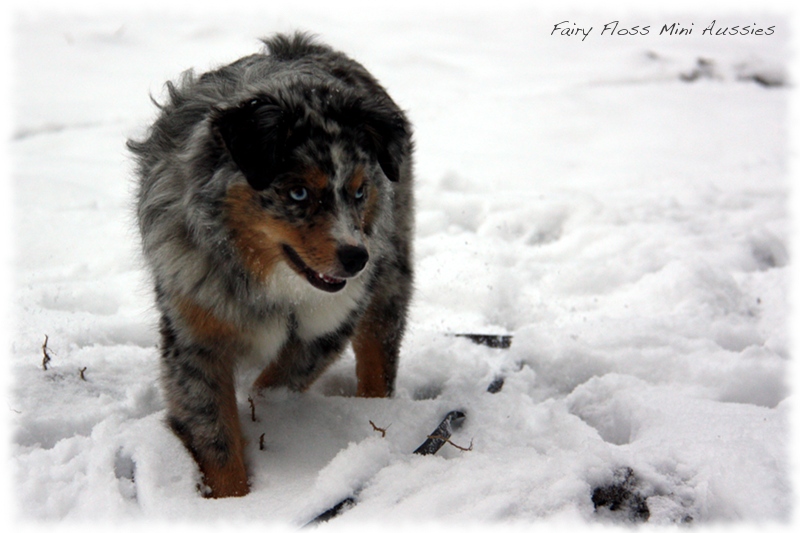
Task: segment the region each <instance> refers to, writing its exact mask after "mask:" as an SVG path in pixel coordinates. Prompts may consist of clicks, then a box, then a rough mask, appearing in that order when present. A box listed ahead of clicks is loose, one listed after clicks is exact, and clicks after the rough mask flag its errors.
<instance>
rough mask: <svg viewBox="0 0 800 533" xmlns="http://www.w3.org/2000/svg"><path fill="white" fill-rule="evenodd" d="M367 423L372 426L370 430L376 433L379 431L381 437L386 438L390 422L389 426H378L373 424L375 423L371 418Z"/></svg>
mask: <svg viewBox="0 0 800 533" xmlns="http://www.w3.org/2000/svg"><path fill="white" fill-rule="evenodd" d="M369 424H370V425H371V426H372V430H373V431H377V432H378V433H380V434H381V438H384V439H385V438H386V430H387V429H389V427H391V424H390V425H389V426H386V427H385V428H379V427H378V426H376V425H375V423H374V422H373V421H372V420H370V421H369Z"/></svg>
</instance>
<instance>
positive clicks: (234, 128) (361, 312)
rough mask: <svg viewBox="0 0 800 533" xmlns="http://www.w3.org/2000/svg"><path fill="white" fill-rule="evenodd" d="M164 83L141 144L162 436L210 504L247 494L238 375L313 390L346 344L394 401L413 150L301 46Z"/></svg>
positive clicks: (367, 96)
mask: <svg viewBox="0 0 800 533" xmlns="http://www.w3.org/2000/svg"><path fill="white" fill-rule="evenodd" d="M263 43H264V45H265V49H264V50H263V52H261V53H256V54H253V55H250V56H247V57H243V58H241V59H239V60H237V61H235V62H233V63H231V64H229V65H227V66H223V67H221V68H219V69H217V70H213V71H210V72H207V73H205V74H202V75H201V76H199V77H198V76H196V75H195V74H194V73H193V72H192V71H187V72H185V73H184V74H183V75H182V78H181V79H180V81H179V82H177V83H171V82H168V83H167V84H166V88H167V92H168V97H167V101H166V102H165V103H163V104H158V103H156V102H155V100H154V103H156V105H157V106H158V108H159V113H158V117H157V118H156V120H155V121H154V122H153V124H152V125H151V126H150V128H149V130H148V131H147V133H146V134H145V138H144V139H143V140H140V141H136V140H133V139H131V140H129V141H128V148H129V150H130V151H131V152H132V154H133V158H134V160H135V164H136V175H137V181H138V191H137V204H136V214H137V219H138V227H139V230H140V233H141V240H142V250H143V256H144V258H145V261H146V264H147V266H148V267H149V271H150V273H151V275H152V278H153V282H154V285H155V302H156V307H157V309H158V311H159V313H160V322H159V330H160V336H161V340H160V365H161V385H162V389H163V391H164V397H165V403H166V410H167V423H168V425H169V426H170V427H171V429H172V430H173V431H174V432H175V434H177V436H178V437H179V438H180V439H181V440H182V441H183V443H184V444H185V446H186V448H187V449H188V450H189V452H190V453H191V455H192V456H193V457H194V459H195V461H196V463H197V464H198V466H199V469H200V472H201V474H202V478H203V483H204V486H203V487H202V492H203V495H204V496H206V497H213V498H221V497H229V496H243V495H246V494H247V493H248V492H249V490H250V487H249V485H248V477H247V468H246V464H245V460H244V447H245V443H244V439H243V437H242V433H241V426H240V422H239V417H238V407H237V400H236V391H235V375H236V371H237V369H238V368H239V367H240V366H241V365H242V364H243V362H245V361H252V360H253V359H254V358H255V359H256V360H258V361H261V363H262V364H263V365H265V367H264V369H263V371H262V372H261V373H260V375H259V376H258V378H257V379H256V380H255V383H254V385H253V387H254V389H255V390H256V391H259V390H262V389H264V388H266V387H288V388H289V389H291V390H294V391H303V390H305V389H307V388H308V387H309V385H310V384H311V383H312V382H313V381H314V380H315V378H317V377H318V376H319V375H320V374H321V373H322V372H323V371H324V370H325V368H326V367H328V366H329V365H330V364H331V363H332V362H333V361H334V360H335V359H336V358H337V356H338V355H339V354H340V353H341V352H342V351H343V350H344V348H345V347H346V345H347V343H348V341H351V342H352V347H353V351H354V353H355V357H356V377H357V393H358V395H359V396H362V397H387V396H390V395H391V394H392V392H393V390H394V382H395V377H396V374H397V364H398V354H399V350H400V344H401V341H402V338H403V334H404V331H405V327H406V321H407V309H408V305H409V300H410V297H411V292H412V284H413V269H412V242H411V239H412V233H413V225H414V220H413V211H414V208H413V169H412V166H413V165H412V156H413V141H412V131H411V125H410V123H409V121H408V119H407V117H406V115H405V113H404V112H403V111H402V110H401V109H400V108H399V107H398V106H397V105H396V104H395V102H394V101H393V100H392V99H391V98H390V97H389V95H388V94H387V92H386V91H385V89H384V88H383V87H382V86H381V85H380V84H379V83H378V81H376V79H375V78H374V77H373V76H372V75H371V74H370V73H369V72H368V71H367V70H366V69H365V68H364V67H363V66H362V65H360V64H359V63H357V62H356V61H354V60H352V59H350V58H349V57H347V56H346V55H344V54H343V53H340V52H337V51H334V50H333V49H332V48H330V47H328V46H327V45H324V44H321V43H318V42H317V41H316V40H315V39H314V38H312V37H309V36H308V35H306V34H302V33H297V34H291V35H286V34H279V35H276V36H273V37H271V38H268V39H264V40H263Z"/></svg>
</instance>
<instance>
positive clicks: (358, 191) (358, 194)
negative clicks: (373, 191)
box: [353, 185, 364, 200]
mask: <svg viewBox="0 0 800 533" xmlns="http://www.w3.org/2000/svg"><path fill="white" fill-rule="evenodd" d="M353 196H354V197H355V199H356V200H361V199H362V198H364V186H363V185H362V186H361V187H359V188H358V189H356V192H355V194H354V195H353Z"/></svg>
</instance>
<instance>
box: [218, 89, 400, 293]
mask: <svg viewBox="0 0 800 533" xmlns="http://www.w3.org/2000/svg"><path fill="white" fill-rule="evenodd" d="M315 96H319V95H315ZM315 100H316V101H315V102H314V104H315V105H311V104H309V103H308V101H302V102H295V103H294V104H293V105H292V104H289V103H287V102H285V101H284V102H278V101H277V100H276V99H274V98H267V97H264V98H258V99H254V100H251V101H248V102H246V103H244V104H243V105H240V106H238V107H236V108H234V109H231V110H228V111H224V112H221V113H220V115H219V117H218V118H217V119H216V121H215V127H216V130H217V131H218V132H219V135H220V137H221V139H222V142H223V143H224V145H225V148H226V151H227V154H228V155H229V156H230V162H232V163H233V164H235V165H236V166H237V168H238V170H239V171H240V172H241V173H242V174H243V175H244V177H245V178H246V183H245V182H238V183H235V184H233V185H231V186H230V187H229V188H228V192H227V196H226V200H225V203H226V206H225V212H226V223H227V225H228V227H229V229H230V231H231V236H232V239H233V241H234V243H235V245H236V247H237V249H238V250H239V252H240V254H241V256H242V258H243V260H244V263H245V266H246V267H247V268H248V269H249V270H250V271H251V273H252V274H254V275H255V276H256V277H258V278H259V279H262V280H263V279H266V278H267V277H268V276H269V275H270V273H271V272H272V270H273V268H274V267H275V265H276V264H277V262H280V261H283V262H285V263H286V264H288V265H289V266H290V267H291V268H292V269H293V270H294V271H295V272H296V273H297V274H298V275H300V276H302V277H304V278H305V279H306V280H307V281H308V283H310V284H311V285H312V286H313V287H315V288H317V289H320V290H323V291H327V292H337V291H339V290H341V289H343V288H344V287H345V285H346V283H347V279H348V278H352V277H355V276H357V275H359V274H360V273H361V272H362V271H363V270H364V269H365V267H366V266H367V264H368V262H369V248H370V244H369V237H370V235H371V234H372V230H373V224H374V221H375V218H376V216H378V214H379V213H378V211H379V210H380V208H381V203H380V201H379V200H380V194H381V192H382V191H383V190H384V189H385V186H386V183H381V180H384V181H385V180H389V181H397V180H398V178H399V175H398V174H399V165H400V158H401V157H402V154H403V150H404V147H403V142H404V140H405V138H406V135H407V132H406V131H405V128H404V126H403V124H402V123H400V122H398V121H397V120H395V117H394V116H393V115H392V113H391V112H389V111H386V110H384V109H382V108H380V107H373V108H371V109H370V108H365V107H364V106H363V105H362V104H363V103H362V102H352V103H347V102H332V101H331V99H330V98H328V99H326V100H324V101H322V100H319V99H315ZM323 104H325V105H323Z"/></svg>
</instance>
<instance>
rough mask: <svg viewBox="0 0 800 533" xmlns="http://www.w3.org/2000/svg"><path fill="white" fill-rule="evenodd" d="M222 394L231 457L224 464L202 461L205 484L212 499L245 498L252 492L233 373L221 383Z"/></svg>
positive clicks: (214, 461) (221, 402)
mask: <svg viewBox="0 0 800 533" xmlns="http://www.w3.org/2000/svg"><path fill="white" fill-rule="evenodd" d="M220 384H221V385H222V391H221V394H220V397H219V400H220V402H219V416H220V420H222V421H223V430H224V431H225V433H226V434H227V435H228V436H229V437H230V448H231V449H230V457H229V458H228V460H227V461H226V462H224V463H220V462H219V461H216V460H214V459H210V458H204V459H203V458H198V461H197V462H198V464H199V466H200V470H201V471H202V472H203V481H204V483H205V484H206V485H207V486H208V488H210V489H211V493H210V494H208V495H207V497H210V498H228V497H231V496H244V495H246V494H247V493H248V492H250V487H249V486H248V484H247V469H246V468H245V464H244V438H243V437H242V429H241V423H240V422H239V409H238V407H237V405H236V391H235V388H234V384H233V375H232V371H230V372H228V376H227V378H226V379H221V380H220Z"/></svg>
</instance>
